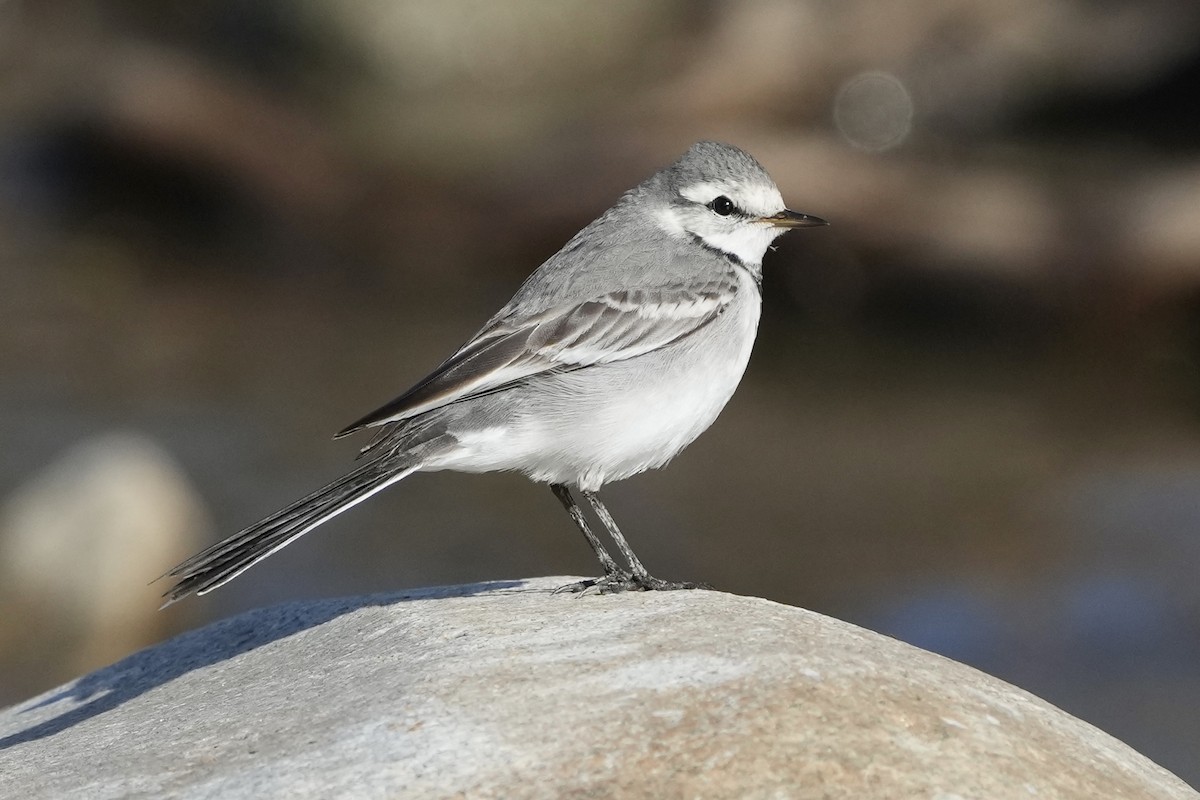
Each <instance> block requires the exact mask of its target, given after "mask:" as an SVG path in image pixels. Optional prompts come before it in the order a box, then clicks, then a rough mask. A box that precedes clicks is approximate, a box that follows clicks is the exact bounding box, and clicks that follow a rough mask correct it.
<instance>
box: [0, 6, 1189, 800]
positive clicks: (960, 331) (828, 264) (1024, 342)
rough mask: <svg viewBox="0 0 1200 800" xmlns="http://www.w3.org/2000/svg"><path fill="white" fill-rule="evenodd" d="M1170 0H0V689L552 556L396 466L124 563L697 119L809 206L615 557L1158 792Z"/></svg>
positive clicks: (325, 434) (530, 512)
mask: <svg viewBox="0 0 1200 800" xmlns="http://www.w3.org/2000/svg"><path fill="white" fill-rule="evenodd" d="M1198 81H1200V4H1196V3H1192V2H1185V1H1184V0H1176V1H1172V0H1161V1H1160V2H1145V1H1142V2H1133V1H1132V0H1105V1H1104V2H1096V0H1011V1H1010V2H1006V3H995V2H988V1H987V0H916V2H913V1H912V0H908V1H907V2H899V1H898V0H895V1H889V0H884V1H882V2H881V1H880V0H840V2H821V1H820V0H811V1H810V2H785V1H784V0H774V1H772V0H763V1H762V2H750V1H746V2H684V0H656V1H655V2H642V1H641V0H639V1H638V2H633V0H616V1H615V2H608V3H596V2H584V1H583V0H565V1H564V0H556V2H554V3H549V2H534V0H510V1H509V2H504V3H492V4H483V3H474V2H466V0H438V2H432V1H428V2H426V1H421V0H338V1H337V2H335V1H334V0H303V1H302V2H295V0H292V2H286V3H285V2H281V1H280V0H254V2H249V1H248V0H225V1H224V2H222V1H221V0H214V1H213V2H204V3H162V2H149V1H148V0H123V1H122V0H111V1H110V2H98V1H97V0H24V1H22V0H0V703H11V702H16V701H19V700H21V699H23V698H25V697H28V696H30V695H31V694H33V693H35V692H37V691H39V690H42V689H45V688H48V687H50V686H52V685H55V684H57V683H58V682H60V681H63V680H66V679H69V678H71V677H73V676H75V675H77V674H79V673H80V672H82V671H85V670H89V669H91V668H94V667H97V666H100V665H103V664H105V663H108V662H110V661H112V660H115V659H117V658H119V657H121V656H123V655H125V654H127V653H129V652H131V651H132V650H134V649H137V648H138V647H141V646H144V645H146V644H148V643H151V642H154V641H157V640H160V639H162V638H164V637H166V636H168V635H170V634H172V633H175V632H178V631H180V630H183V629H186V628H188V627H192V626H195V625H199V624H202V623H204V622H205V621H207V620H211V619H214V618H217V617H222V616H226V615H229V614H232V613H235V612H238V611H241V610H245V609H248V608H252V607H257V606H261V605H265V604H271V603H277V602H280V601H284V600H288V599H293V598H312V597H318V596H326V595H339V594H361V593H368V592H373V591H387V590H395V589H400V588H404V587H415V586H427V585H436V584H444V583H459V582H468V581H482V580H490V579H515V578H521V577H527V576H534V575H543V574H591V573H592V572H594V571H595V564H594V561H593V556H592V554H591V552H590V551H589V550H588V548H587V547H586V546H585V544H584V542H583V541H582V540H581V537H579V535H578V533H577V532H576V531H575V530H574V528H573V526H572V525H571V523H570V521H569V519H568V518H567V516H566V515H565V514H564V513H563V512H562V509H561V508H560V507H559V505H558V503H557V501H556V500H555V499H554V498H553V497H552V496H551V494H550V492H549V491H547V490H546V489H545V488H544V487H540V486H535V485H533V484H530V483H529V482H527V481H526V480H524V479H523V478H520V477H518V476H512V475H490V476H462V475H456V474H453V473H445V474H436V475H418V476H415V477H413V478H411V479H409V480H407V481H405V482H404V483H403V484H402V485H400V486H397V487H396V488H394V489H392V490H390V491H388V492H386V493H384V494H383V495H381V496H379V497H377V498H375V499H374V500H372V501H371V502H370V503H368V504H365V505H362V506H359V507H357V508H356V509H354V510H353V511H352V512H351V513H348V514H346V515H345V516H342V517H339V518H338V519H337V520H335V521H333V522H331V523H330V524H328V525H327V526H325V527H323V528H322V529H321V530H319V531H318V532H316V533H314V534H313V535H311V536H310V537H306V538H305V539H304V540H303V541H301V542H298V543H297V544H295V545H294V546H292V547H290V548H288V549H286V550H284V551H282V552H280V553H279V554H277V555H275V556H274V557H272V558H271V559H269V560H268V561H266V562H264V563H263V564H261V565H260V566H258V567H256V568H255V569H254V570H253V571H252V572H250V573H248V574H247V575H245V576H243V577H242V578H241V579H239V580H237V581H235V582H233V583H232V584H230V585H228V586H227V587H225V588H224V589H222V590H221V591H219V592H216V593H215V594H212V595H208V596H206V597H204V598H201V599H199V600H189V601H188V602H185V603H181V604H179V605H176V606H173V607H172V608H171V609H169V610H168V611H165V612H162V613H159V612H157V611H156V610H155V609H156V607H157V596H158V594H159V592H161V591H162V590H163V589H164V588H165V586H164V585H163V584H157V585H155V586H151V587H148V586H147V585H146V584H147V582H148V581H150V580H151V579H153V578H154V577H155V576H157V575H158V574H160V573H161V572H163V571H164V570H165V569H166V568H168V567H170V566H171V565H173V564H174V563H175V562H176V561H178V560H180V559H181V558H182V557H184V556H186V555H188V554H189V553H191V552H192V551H194V550H196V549H198V548H199V547H201V546H203V545H205V544H207V543H209V542H211V541H215V540H216V539H217V538H219V537H222V536H225V535H228V534H229V533H232V532H233V531H235V530H237V529H238V528H240V527H242V526H244V525H246V524H248V523H250V522H253V521H255V520H256V519H258V518H259V517H261V516H263V515H265V514H266V513H268V512H270V511H273V510H275V509H276V508H277V507H278V506H280V505H282V504H284V503H286V502H288V501H290V500H292V499H295V498H296V497H298V496H299V495H301V494H303V493H306V492H308V491H309V490H311V489H313V488H316V487H317V486H318V485H320V484H322V483H324V482H326V481H327V480H329V479H332V478H334V477H336V476H337V475H338V474H340V473H341V472H342V471H343V470H345V469H346V468H347V467H348V465H349V464H350V462H351V461H352V459H353V456H354V454H355V452H356V450H357V448H358V447H359V446H360V445H361V444H362V441H355V440H351V441H339V442H336V443H333V442H330V441H329V436H330V434H332V433H333V432H334V431H336V430H338V429H339V428H341V427H342V426H343V425H345V424H346V423H348V422H350V421H351V420H353V419H355V418H357V417H358V416H360V415H361V414H363V413H365V412H367V411H369V410H371V409H373V408H375V407H377V406H379V405H381V404H382V403H384V402H385V401H387V400H389V399H391V398H392V397H393V396H394V395H396V394H398V393H399V392H400V391H401V390H403V389H405V388H407V387H408V386H409V385H410V384H411V383H412V382H413V381H415V380H416V379H418V378H420V377H421V376H423V375H424V374H425V372H426V371H427V370H429V369H430V368H432V367H433V366H435V365H436V364H437V363H438V362H439V361H440V360H441V359H442V358H443V357H444V356H445V355H446V354H448V353H449V352H450V351H452V350H453V349H454V348H456V347H457V346H458V345H459V344H461V342H462V341H463V340H465V339H466V338H467V337H468V336H469V335H470V334H472V333H473V332H474V331H475V330H476V329H477V328H478V327H479V325H480V324H482V322H483V321H484V320H485V319H486V318H487V317H488V316H489V315H490V314H491V313H492V312H493V311H494V310H495V309H496V308H497V307H499V306H500V304H502V303H503V302H504V301H505V300H507V299H508V297H509V296H510V295H511V293H512V292H513V291H514V290H515V288H516V287H517V285H518V284H519V283H520V281H521V280H522V279H523V278H524V277H525V275H527V274H528V273H529V272H530V271H531V270H532V269H533V268H534V267H536V266H537V265H538V264H539V263H540V262H541V261H542V260H543V259H545V258H546V257H548V256H549V255H550V254H552V253H553V252H554V251H555V250H556V249H557V248H558V247H559V246H560V245H561V244H562V243H563V242H565V240H566V239H567V238H568V237H569V236H570V235H571V234H572V233H574V232H575V231H576V230H577V229H578V228H579V227H581V226H582V225H583V224H585V223H586V222H588V221H589V220H590V219H591V218H593V217H594V216H595V215H597V214H598V213H599V212H600V211H602V210H603V209H604V208H606V207H608V206H609V205H610V204H611V203H612V202H613V201H614V200H615V198H616V197H617V196H618V195H619V193H620V192H621V191H623V190H625V189H627V188H629V187H631V186H633V185H634V184H636V183H637V182H639V181H640V180H642V179H643V178H644V177H646V176H647V175H648V174H650V173H651V172H653V171H654V170H656V169H658V168H660V167H662V166H664V165H665V164H667V163H669V162H670V161H672V160H674V159H675V158H676V157H677V156H678V155H679V154H680V153H681V152H682V151H683V150H684V149H686V148H687V147H688V145H690V144H691V143H692V142H693V141H695V140H697V139H701V138H716V139H719V140H723V141H728V142H731V143H734V144H737V145H739V146H741V147H743V148H745V149H746V150H748V151H749V152H751V153H752V154H754V155H755V156H756V157H757V158H758V159H759V160H760V161H761V162H762V163H763V164H764V166H765V167H766V168H767V169H768V171H769V172H770V173H771V174H772V175H773V176H774V177H775V178H776V180H777V181H778V183H779V184H780V187H781V189H782V191H783V195H784V197H785V198H786V199H787V201H788V204H789V205H790V206H791V207H792V208H796V209H799V210H802V211H807V212H811V213H814V214H818V215H820V216H822V217H825V218H827V219H829V220H831V221H832V223H833V224H832V226H831V227H830V228H828V229H822V230H815V231H801V232H799V233H793V234H791V235H790V236H788V237H786V238H785V239H783V240H781V241H780V242H779V243H778V251H777V252H775V253H774V254H770V255H769V257H768V263H767V265H766V286H765V291H766V300H765V308H764V316H763V321H762V327H761V331H760V336H759V341H758V345H757V349H756V351H755V355H754V358H753V360H752V361H751V364H750V368H749V371H748V374H747V376H746V379H745V381H744V382H743V384H742V387H741V389H740V390H739V392H738V394H737V395H736V396H735V397H734V399H733V401H732V402H731V403H730V405H729V407H728V408H727V409H726V411H725V413H724V415H723V416H722V417H721V419H720V420H718V422H717V424H716V425H714V427H713V428H712V429H711V430H710V431H709V432H708V433H707V434H706V435H705V436H703V437H701V438H700V440H699V441H698V442H697V443H696V444H695V445H693V446H692V447H691V448H690V449H689V450H688V451H686V452H685V453H684V454H683V455H682V456H680V458H679V459H677V461H676V462H675V463H674V464H673V465H672V466H671V468H670V469H668V470H666V471H663V472H659V473H651V474H646V475H643V476H640V477H638V478H635V479H633V480H631V481H628V482H626V483H623V484H617V485H614V486H613V487H611V489H609V490H608V491H607V492H606V497H607V499H608V502H609V503H610V507H611V508H612V510H613V512H614V514H615V515H616V517H617V519H618V520H620V521H621V524H622V526H623V528H624V530H625V531H626V533H627V535H628V536H629V538H630V540H631V542H632V543H633V544H634V546H635V548H636V549H637V551H638V553H639V554H640V555H641V557H642V558H643V559H644V560H645V561H646V563H647V565H648V566H649V567H650V568H651V570H652V571H653V572H654V573H655V574H657V575H661V576H662V577H666V578H684V579H690V580H703V581H708V582H710V583H712V584H714V585H715V586H717V587H718V588H720V589H723V590H727V591H731V592H738V593H744V594H752V595H759V596H762V597H766V598H770V599H773V600H777V601H780V602H783V603H789V604H794V605H799V606H803V607H805V608H810V609H814V610H816V611H820V612H822V613H825V614H830V615H833V616H836V617H840V618H842V619H846V620H849V621H852V622H855V623H858V624H861V625H865V626H867V627H869V628H872V629H875V630H878V631H882V632H884V633H887V634H890V635H893V636H896V637H899V638H901V639H904V640H906V641H909V642H912V643H914V644H917V645H920V646H922V647H926V648H929V649H932V650H934V651H936V652H940V653H943V654H946V655H948V656H950V657H952V658H956V659H959V660H962V661H965V662H966V663H968V664H971V665H974V666H976V667H979V668H980V669H983V670H985V671H987V672H989V673H992V674H994V675H997V676H999V677H1001V678H1004V679H1006V680H1009V681H1011V682H1013V683H1016V684H1017V685H1019V686H1021V687H1023V688H1026V689H1028V690H1030V691H1032V692H1034V693H1037V694H1039V695H1041V696H1043V697H1045V698H1046V699H1048V700H1050V701H1051V702H1053V703H1055V704H1057V705H1059V706H1061V707H1063V708H1064V709H1066V710H1067V711H1070V712H1072V713H1074V714H1076V715H1078V716H1080V717H1082V718H1083V719H1085V720H1088V721H1090V722H1092V723H1094V724H1096V725H1098V726H1099V727H1101V728H1103V729H1104V730H1106V731H1108V732H1110V733H1112V734H1114V735H1115V736H1117V737H1119V738H1121V739H1123V740H1125V741H1126V742H1128V743H1129V744H1131V745H1132V746H1134V747H1135V748H1138V749H1140V750H1141V751H1143V752H1144V753H1146V754H1147V755H1148V756H1150V757H1151V758H1153V759H1155V760H1156V761H1158V762H1159V763H1161V764H1163V765H1164V766H1166V767H1168V768H1169V769H1171V770H1173V771H1175V772H1176V773H1177V774H1179V775H1180V776H1181V777H1183V778H1184V779H1185V780H1190V781H1191V782H1193V783H1197V782H1200V716H1198V715H1197V714H1196V713H1195V709H1196V708H1197V707H1200V669H1198V668H1197V664H1198V663H1200V580H1197V576H1198V575H1200V371H1198V369H1197V357H1198V356H1200V145H1198V142H1200V99H1198V95H1197V93H1196V88H1195V87H1196V86H1197V85H1198V83H1197V82H1198Z"/></svg>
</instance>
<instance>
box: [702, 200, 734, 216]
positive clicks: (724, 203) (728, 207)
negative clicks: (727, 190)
mask: <svg viewBox="0 0 1200 800" xmlns="http://www.w3.org/2000/svg"><path fill="white" fill-rule="evenodd" d="M708 207H709V208H711V209H712V210H713V213H715V214H719V215H720V216H722V217H728V216H729V215H730V214H732V213H733V209H734V205H733V201H732V200H730V199H729V198H728V197H726V196H725V195H719V196H717V197H715V198H713V201H712V202H711V203H709V204H708Z"/></svg>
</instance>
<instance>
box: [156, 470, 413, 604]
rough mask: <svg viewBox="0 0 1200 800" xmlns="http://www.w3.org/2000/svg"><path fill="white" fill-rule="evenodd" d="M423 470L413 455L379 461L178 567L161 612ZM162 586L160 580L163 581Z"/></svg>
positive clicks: (173, 570) (167, 574) (231, 577)
mask: <svg viewBox="0 0 1200 800" xmlns="http://www.w3.org/2000/svg"><path fill="white" fill-rule="evenodd" d="M420 466H421V460H420V459H419V458H417V457H416V456H415V455H411V454H410V455H408V456H407V457H401V458H397V457H395V456H390V457H383V458H377V459H375V460H373V461H369V462H367V463H366V464H363V465H362V466H361V467H359V468H358V469H356V470H354V471H353V472H351V473H349V474H348V475H345V476H343V477H341V478H338V479H337V480H336V481H334V482H333V483H331V484H329V485H328V486H325V487H324V488H321V489H318V490H317V491H315V492H313V493H312V494H310V495H308V496H307V497H303V498H301V499H299V500H297V501H296V502H294V503H292V504H291V505H289V506H287V507H286V508H283V509H281V510H279V511H277V512H275V513H274V514H272V515H271V516H269V517H267V518H266V519H264V520H262V521H261V522H256V523H255V524H253V525H251V526H250V527H249V528H246V529H244V530H242V531H239V532H238V533H235V534H234V535H233V536H230V537H229V538H228V539H225V540H223V541H220V542H217V543H216V544H214V545H213V546H212V547H210V548H208V549H207V550H202V551H201V552H199V553H197V554H196V555H194V556H192V557H191V558H189V559H188V560H187V561H184V562H183V563H182V564H179V565H178V566H176V567H175V568H174V569H172V570H171V571H170V572H168V573H166V574H165V575H163V576H162V577H163V578H166V577H172V578H178V579H179V581H178V583H176V584H175V585H174V586H172V587H171V588H170V589H169V590H167V591H166V592H165V593H163V597H165V598H167V600H166V602H165V603H163V606H162V607H163V608H166V607H167V606H169V605H171V604H172V603H174V602H176V601H178V600H182V599H183V598H185V597H187V596H189V595H192V594H204V593H206V592H211V591H212V590H213V589H216V588H217V587H218V586H221V585H223V584H225V583H228V582H229V581H231V580H233V579H234V578H236V577H237V576H238V575H241V574H242V573H243V572H245V571H246V570H248V569H249V568H250V567H252V566H254V565H255V564H257V563H258V562H259V561H262V560H263V559H264V558H266V557H267V556H269V555H271V554H272V553H274V552H275V551H276V550H279V549H280V548H282V547H285V546H286V545H288V544H290V543H291V542H292V541H293V540H295V539H298V538H300V537H301V536H303V535H304V534H306V533H308V532H309V531H311V530H312V529H313V528H315V527H317V526H318V525H320V524H321V523H323V522H326V521H327V520H330V519H332V518H333V517H336V516H337V515H338V514H340V513H342V512H343V511H345V510H346V509H348V508H350V507H351V506H355V505H357V504H359V503H361V502H362V501H363V500H366V499H367V498H368V497H370V496H371V495H373V494H375V493H376V492H379V491H382V490H383V489H386V488H387V487H388V486H390V485H392V484H393V483H395V482H396V481H398V480H401V479H402V478H405V477H407V476H408V475H410V474H411V473H412V472H414V471H415V470H416V469H418V468H419V467H420ZM160 580H161V579H160Z"/></svg>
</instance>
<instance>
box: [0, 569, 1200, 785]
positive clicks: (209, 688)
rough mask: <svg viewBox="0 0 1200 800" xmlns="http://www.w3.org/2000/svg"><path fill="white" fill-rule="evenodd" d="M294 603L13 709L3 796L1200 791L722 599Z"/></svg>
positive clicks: (1056, 728) (871, 638) (541, 588)
mask: <svg viewBox="0 0 1200 800" xmlns="http://www.w3.org/2000/svg"><path fill="white" fill-rule="evenodd" d="M569 580H571V579H569V578H543V579H537V580H533V581H515V582H508V583H492V584H481V585H475V586H460V587H448V588H443V589H428V590H421V591H417V592H410V593H405V594H392V595H381V596H374V597H363V598H351V599H343V600H329V601H318V602H309V603H294V604H289V605H283V606H278V607H275V608H268V609H263V610H259V611H254V612H250V613H247V614H243V615H241V616H238V617H234V618H231V619H228V620H224V621H222V622H219V623H216V624H214V625H210V626H209V627H206V628H203V629H200V630H197V631H193V632H191V633H188V634H185V635H183V636H179V637H177V638H175V639H172V640H170V641H168V642H165V643H163V644H161V645H157V646H155V647H152V648H149V649H147V650H144V651H142V652H140V653H136V654H134V655H133V656H130V657H129V658H126V659H125V660H123V661H120V662H118V663H117V664H114V665H113V666H111V667H107V668H105V669H102V670H99V671H97V672H94V673H92V674H90V675H88V676H85V677H83V678H80V679H78V680H76V681H74V682H72V683H70V684H67V685H66V686H64V687H62V688H60V689H58V690H55V691H52V692H49V693H46V694H44V695H42V696H41V697H37V698H34V699H33V700H30V701H28V702H26V703H23V704H20V705H18V706H15V707H12V708H9V709H7V710H5V711H3V712H0V796H3V797H21V798H30V797H47V798H51V797H53V798H60V797H88V798H117V797H120V798H129V797H154V798H159V797H187V798H201V797H205V798H207V797H213V798H216V797H220V798H263V797H288V798H309V797H312V798H327V797H362V798H373V797H389V798H392V797H395V798H398V797H404V798H426V797H429V798H433V797H466V798H476V797H485V798H491V797H495V798H560V797H622V798H649V797H656V798H657V797H665V798H673V797H730V798H754V797H770V798H858V799H859V800H862V799H864V798H865V799H868V800H869V799H870V798H908V797H922V798H946V799H949V798H1006V797H1022V798H1027V797H1037V798H1089V800H1091V798H1097V797H1121V798H1138V797H1154V798H1197V797H1200V795H1198V794H1197V793H1196V792H1194V791H1192V790H1191V789H1189V788H1188V787H1187V786H1186V785H1185V784H1184V783H1183V782H1181V781H1180V780H1178V779H1177V778H1175V777H1174V776H1172V775H1171V774H1170V773H1168V772H1166V771H1165V770H1163V769H1161V768H1160V767H1158V766H1156V765H1155V764H1153V763H1152V762H1150V761H1149V760H1147V759H1146V758H1144V757H1142V756H1140V755H1139V754H1137V753H1136V752H1134V751H1133V750H1131V749H1129V748H1128V747H1126V746H1125V745H1123V744H1121V743H1120V742H1118V741H1117V740H1115V739H1113V738H1112V737H1110V736H1108V735H1106V734H1104V733H1102V732H1100V731H1099V730H1097V729H1095V728H1093V727H1091V726H1089V725H1087V724H1086V723H1083V722H1081V721H1079V720H1077V719H1075V718H1074V717H1071V716H1069V715H1067V714H1065V713H1064V712H1062V711H1060V710H1058V709H1056V708H1054V707H1053V706H1051V705H1049V704H1047V703H1045V702H1043V701H1041V700H1039V699H1037V698H1035V697H1033V696H1031V695H1029V694H1027V693H1025V692H1023V691H1021V690H1019V689H1015V688H1013V687H1012V686H1009V685H1008V684H1005V683H1003V682H1001V681H999V680H996V679H994V678H991V677H988V676H986V675H984V674H982V673H980V672H977V671H975V670H973V669H971V668H969V667H965V666H963V665H961V664H957V663H955V662H952V661H949V660H947V659H944V658H941V657H939V656H935V655H932V654H930V653H927V652H924V651H922V650H918V649H916V648H913V647H910V646H908V645H905V644H902V643H900V642H897V641H895V640H892V639H888V638H886V637H883V636H880V635H878V634H874V633H871V632H869V631H865V630H862V629H860V628H856V627H854V626H852V625H849V624H847V623H844V622H839V621H837V620H833V619H829V618H827V617H823V616H820V615H819V614H815V613H812V612H809V611H803V610H801V609H796V608H791V607H788V606H782V605H778V604H776V603H772V602H769V601H766V600H759V599H755V598H749V597H737V596H732V595H727V594H721V593H718V592H705V591H695V592H671V593H651V594H624V595H617V596H588V597H577V596H572V595H554V594H550V589H551V588H553V587H555V586H558V585H561V584H563V583H566V582H568V581H569Z"/></svg>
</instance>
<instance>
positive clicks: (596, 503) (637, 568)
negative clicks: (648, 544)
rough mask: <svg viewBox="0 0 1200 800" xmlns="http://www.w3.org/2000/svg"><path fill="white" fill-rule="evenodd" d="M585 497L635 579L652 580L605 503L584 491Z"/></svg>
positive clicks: (591, 493)
mask: <svg viewBox="0 0 1200 800" xmlns="http://www.w3.org/2000/svg"><path fill="white" fill-rule="evenodd" d="M583 496H584V497H586V498H587V501H588V502H589V503H591V504H592V510H593V511H595V512H596V516H597V517H599V518H600V524H602V525H603V526H604V529H605V530H607V531H608V535H609V536H611V537H612V540H613V541H614V542H615V543H616V545H617V549H618V550H620V551H621V555H622V556H624V557H625V560H626V561H627V562H628V563H629V570H630V572H632V573H633V577H635V578H637V579H638V581H639V582H645V581H646V580H647V579H649V578H650V573H649V572H648V571H647V570H646V568H645V567H644V566H643V565H642V561H641V559H640V558H638V557H637V556H636V555H634V553H633V548H632V547H630V546H629V542H627V541H625V536H624V535H623V534H622V533H621V529H620V528H618V527H617V523H616V520H614V519H613V518H612V514H610V513H608V509H607V508H605V507H604V503H601V502H600V498H599V496H598V495H597V494H596V493H595V492H589V491H584V492H583Z"/></svg>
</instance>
